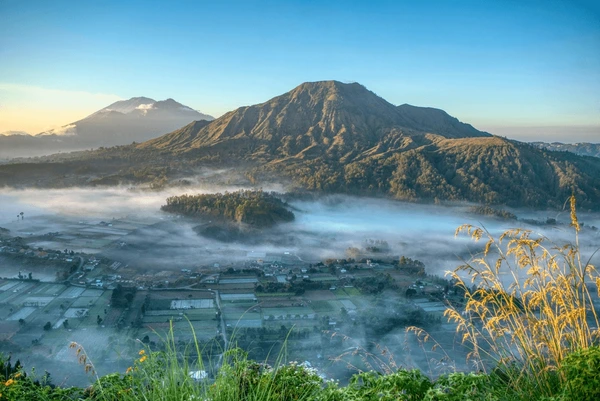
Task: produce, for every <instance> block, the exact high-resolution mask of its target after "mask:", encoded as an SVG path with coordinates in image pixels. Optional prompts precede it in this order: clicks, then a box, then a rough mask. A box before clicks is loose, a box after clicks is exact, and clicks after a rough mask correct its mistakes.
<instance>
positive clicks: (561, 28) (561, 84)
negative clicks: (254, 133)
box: [0, 0, 600, 142]
mask: <svg viewBox="0 0 600 401" xmlns="http://www.w3.org/2000/svg"><path fill="white" fill-rule="evenodd" d="M326 79H336V80H340V81H356V82H360V83H362V84H363V85H365V86H366V87H367V88H369V89H371V90H372V91H374V92H375V93H377V94H378V95H380V96H382V97H384V98H385V99H386V100H388V101H390V102H391V103H394V104H402V103H410V104H414V105H420V106H431V107H437V108H441V109H444V110H446V111H448V112H449V113H450V114H452V115H454V116H456V117H458V118H459V119H460V120H462V121H466V122H469V123H472V124H473V125H475V126H476V127H477V128H480V129H486V130H488V131H490V132H493V133H498V134H501V135H506V136H509V137H511V136H512V137H516V138H525V134H524V132H530V133H532V132H535V134H529V135H530V136H531V135H533V136H534V138H533V139H536V138H537V137H540V136H544V132H547V134H546V136H548V138H540V139H552V140H554V139H557V138H555V137H554V136H564V137H565V138H564V139H563V140H567V139H573V138H574V136H573V135H574V134H573V133H575V132H577V133H578V134H577V135H583V136H584V137H585V138H582V139H588V140H592V141H594V142H600V5H599V4H598V2H595V1H579V0H571V1H568V0H566V1H552V0H547V1H527V0H521V1H517V0H514V1H513V0H506V1H493V0H489V1H483V0H481V1H461V0H453V1H450V0H447V1H422V2H421V1H401V0H396V1H375V0H373V1H363V2H360V1H317V0H305V1H284V0H279V1H250V0H246V1H239V2H237V1H212V2H204V1H189V2H186V1H103V2H100V1H60V0H53V1H33V0H32V1H23V0H0V132H1V131H4V130H8V129H12V130H18V129H23V130H26V131H30V132H39V131H41V130H42V129H45V128H48V127H51V126H55V125H63V124H67V123H69V122H72V121H74V120H77V119H79V118H82V117H85V116H86V115H88V114H91V113H92V112H94V111H96V110H97V109H99V108H102V107H104V106H106V105H107V104H109V103H111V102H112V101H115V100H118V99H124V98H130V97H133V96H148V97H152V98H154V99H157V100H159V99H164V98H168V97H172V98H174V99H176V100H177V101H179V102H181V103H184V104H186V105H188V106H190V107H193V108H195V109H198V110H201V111H202V112H205V113H209V114H213V115H215V116H218V115H221V114H223V113H225V112H226V111H229V110H232V109H234V108H236V107H239V106H243V105H249V104H254V103H260V102H263V101H266V100H268V99H269V98H271V97H273V96H276V95H279V94H281V93H284V92H286V91H288V90H290V89H292V88H293V87H295V86H297V85H299V84H300V83H302V82H305V81H316V80H326ZM540 127H548V130H547V131H544V129H542V130H541V131H540ZM550 132H553V134H552V135H554V136H552V135H551V134H550ZM526 139H529V138H526ZM559 139H560V138H559ZM594 139H595V140H594ZM577 140H579V138H577Z"/></svg>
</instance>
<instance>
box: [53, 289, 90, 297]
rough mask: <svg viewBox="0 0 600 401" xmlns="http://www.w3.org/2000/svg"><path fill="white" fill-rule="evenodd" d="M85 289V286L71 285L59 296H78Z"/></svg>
mask: <svg viewBox="0 0 600 401" xmlns="http://www.w3.org/2000/svg"><path fill="white" fill-rule="evenodd" d="M84 291H85V288H81V287H69V288H67V289H66V290H64V291H63V292H62V293H61V294H60V295H59V296H58V297H59V298H78V297H79V296H80V295H81V294H82V293H83V292H84Z"/></svg>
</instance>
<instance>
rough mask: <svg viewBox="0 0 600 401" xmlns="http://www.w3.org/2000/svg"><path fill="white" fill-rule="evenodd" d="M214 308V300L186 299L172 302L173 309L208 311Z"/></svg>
mask: <svg viewBox="0 0 600 401" xmlns="http://www.w3.org/2000/svg"><path fill="white" fill-rule="evenodd" d="M208 308H214V301H213V300H212V299H185V300H173V301H171V309H208Z"/></svg>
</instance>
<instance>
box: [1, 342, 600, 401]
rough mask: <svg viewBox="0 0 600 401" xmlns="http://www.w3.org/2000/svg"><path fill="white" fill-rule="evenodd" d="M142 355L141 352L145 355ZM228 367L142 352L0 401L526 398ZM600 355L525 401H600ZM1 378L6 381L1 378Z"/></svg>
mask: <svg viewBox="0 0 600 401" xmlns="http://www.w3.org/2000/svg"><path fill="white" fill-rule="evenodd" d="M142 351H144V350H142ZM226 358H227V359H228V360H229V361H228V362H226V363H224V365H223V366H222V367H221V369H220V370H219V373H218V375H217V377H216V378H215V379H214V380H208V379H205V380H201V381H197V380H193V379H192V378H191V377H190V372H191V371H190V370H189V368H188V367H186V366H185V365H180V364H179V363H177V365H175V361H174V360H173V359H172V358H171V356H169V355H167V354H164V353H147V352H145V351H144V352H141V355H140V358H139V359H137V360H136V362H134V364H133V367H132V369H130V370H129V371H128V373H126V374H118V373H114V374H110V375H107V376H103V377H98V378H97V379H96V381H95V382H94V383H93V384H92V385H91V386H90V387H88V388H85V389H84V388H77V387H71V388H59V387H54V386H52V385H50V384H48V383H44V382H43V380H41V381H35V380H33V379H32V378H31V377H29V376H26V375H25V374H24V372H23V371H22V370H21V369H20V368H17V369H12V368H9V369H7V366H8V364H7V361H6V360H4V361H3V362H2V364H0V368H2V369H3V371H4V372H7V373H8V378H6V377H5V378H4V379H3V384H0V386H1V387H2V388H1V389H0V391H1V394H2V395H1V398H0V400H23V401H25V400H27V401H28V400H31V401H38V400H40V401H42V400H43V401H47V400H48V401H49V400H60V401H63V400H98V401H112V400H115V401H116V400H125V401H130V400H131V401H133V400H164V401H167V400H169V401H179V400H190V401H192V400H197V401H201V400H202V401H204V400H206V401H238V400H239V401H245V400H250V401H259V400H260V401H280V400H300V401H302V400H316V401H360V400H364V401H375V400H378V401H393V400H406V401H409V400H410V401H454V400H455V401H459V400H461V401H462V400H471V401H503V400H524V399H525V398H523V393H522V392H521V391H520V390H519V389H518V388H514V387H512V386H510V383H509V382H508V381H507V378H506V377H504V376H503V375H500V374H497V373H490V374H486V373H451V374H447V375H443V376H441V377H439V378H438V379H437V380H434V381H432V380H430V379H429V378H428V377H427V376H425V375H424V374H423V373H422V372H421V371H419V370H403V369H400V370H398V371H396V372H394V373H390V374H379V373H376V372H363V373H359V374H356V375H354V376H353V377H352V379H351V380H350V383H349V384H348V385H347V386H340V385H339V384H338V383H337V382H333V381H325V380H323V379H321V378H320V377H319V376H318V375H317V373H316V371H314V370H313V369H311V368H307V367H305V366H303V365H300V364H296V363H289V364H285V365H281V366H279V367H274V368H272V367H269V366H267V365H264V364H258V363H256V362H253V361H250V360H247V359H246V358H245V354H244V352H243V351H241V350H238V349H235V350H231V351H229V352H227V355H226ZM599 372H600V348H598V347H591V348H588V349H587V350H585V351H580V352H575V353H572V354H570V355H569V356H568V357H567V358H566V359H565V361H563V369H562V370H561V373H562V374H564V375H565V377H566V380H565V381H564V382H563V385H562V386H559V387H557V388H556V393H555V395H553V396H551V397H548V396H544V395H538V396H536V397H530V398H527V399H528V400H530V401H532V400H540V401H542V400H543V401H567V400H580V401H587V400H590V401H592V400H598V399H600V375H599V374H598V373H599ZM0 376H1V375H0Z"/></svg>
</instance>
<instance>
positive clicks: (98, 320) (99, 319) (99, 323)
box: [96, 315, 102, 326]
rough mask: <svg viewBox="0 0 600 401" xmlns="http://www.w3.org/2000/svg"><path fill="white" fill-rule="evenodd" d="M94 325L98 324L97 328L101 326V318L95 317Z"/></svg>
mask: <svg viewBox="0 0 600 401" xmlns="http://www.w3.org/2000/svg"><path fill="white" fill-rule="evenodd" d="M96 323H98V326H100V325H101V324H102V318H101V317H100V315H98V316H97V317H96Z"/></svg>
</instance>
